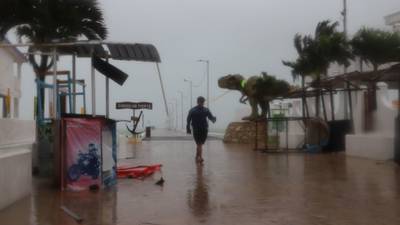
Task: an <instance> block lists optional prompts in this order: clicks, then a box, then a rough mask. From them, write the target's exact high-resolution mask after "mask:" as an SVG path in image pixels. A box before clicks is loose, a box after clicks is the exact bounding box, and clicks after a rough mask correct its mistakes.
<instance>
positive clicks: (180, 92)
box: [178, 91, 183, 130]
mask: <svg viewBox="0 0 400 225" xmlns="http://www.w3.org/2000/svg"><path fill="white" fill-rule="evenodd" d="M178 93H179V94H181V123H182V124H181V125H182V130H183V92H182V91H178Z"/></svg>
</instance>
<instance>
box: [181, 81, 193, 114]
mask: <svg viewBox="0 0 400 225" xmlns="http://www.w3.org/2000/svg"><path fill="white" fill-rule="evenodd" d="M183 81H185V82H188V83H189V85H190V108H193V81H191V80H188V79H183Z"/></svg>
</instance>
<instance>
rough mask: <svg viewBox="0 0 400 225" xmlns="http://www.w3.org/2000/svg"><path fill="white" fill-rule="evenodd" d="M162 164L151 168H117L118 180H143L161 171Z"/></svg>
mask: <svg viewBox="0 0 400 225" xmlns="http://www.w3.org/2000/svg"><path fill="white" fill-rule="evenodd" d="M161 167H162V165H161V164H155V165H150V166H134V167H129V166H121V167H118V168H117V176H118V178H136V179H143V178H146V177H148V176H150V175H153V174H154V173H155V172H157V171H161Z"/></svg>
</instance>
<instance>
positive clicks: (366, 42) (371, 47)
mask: <svg viewBox="0 0 400 225" xmlns="http://www.w3.org/2000/svg"><path fill="white" fill-rule="evenodd" d="M350 44H351V47H352V49H353V54H354V55H355V56H357V57H359V58H360V60H361V61H362V62H365V63H367V64H371V65H372V67H373V70H374V71H377V70H378V69H379V66H381V65H383V64H386V63H390V62H395V61H399V55H400V49H399V48H400V35H399V34H398V33H395V32H388V31H383V30H379V29H373V28H366V27H364V28H361V29H360V30H359V31H358V32H357V33H356V35H355V36H354V37H353V39H352V40H351V42H350Z"/></svg>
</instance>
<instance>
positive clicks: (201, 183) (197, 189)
mask: <svg viewBox="0 0 400 225" xmlns="http://www.w3.org/2000/svg"><path fill="white" fill-rule="evenodd" d="M196 170H197V171H196V174H197V176H196V180H195V182H194V184H195V186H194V189H193V190H189V191H188V206H189V208H190V209H191V210H192V212H193V214H194V215H195V216H196V217H204V216H207V215H208V214H209V211H210V210H209V208H210V207H209V196H208V185H207V182H206V181H205V180H204V177H203V165H202V164H197V165H196Z"/></svg>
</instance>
